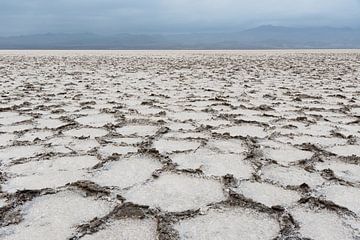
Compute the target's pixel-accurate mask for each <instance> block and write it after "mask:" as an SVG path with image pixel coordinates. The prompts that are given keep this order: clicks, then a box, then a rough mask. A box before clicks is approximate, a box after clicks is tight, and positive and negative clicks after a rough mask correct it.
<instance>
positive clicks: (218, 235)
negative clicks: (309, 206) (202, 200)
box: [174, 208, 280, 240]
mask: <svg viewBox="0 0 360 240" xmlns="http://www.w3.org/2000/svg"><path fill="white" fill-rule="evenodd" d="M174 228H175V229H176V230H177V231H178V232H179V235H180V239H184V240H185V239H199V240H200V239H201V240H202V239H204V240H205V239H207V240H218V239H227V240H238V239H247V240H270V239H274V238H275V237H276V236H277V235H278V233H279V231H280V227H279V224H278V222H277V221H276V219H274V218H272V217H270V216H268V215H267V214H265V213H259V212H256V211H254V210H250V209H241V208H229V209H225V210H210V211H209V212H208V213H207V214H205V215H203V216H197V217H194V218H190V219H185V220H182V221H180V222H179V223H177V224H175V225H174Z"/></svg>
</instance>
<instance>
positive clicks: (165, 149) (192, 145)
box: [154, 139, 200, 154]
mask: <svg viewBox="0 0 360 240" xmlns="http://www.w3.org/2000/svg"><path fill="white" fill-rule="evenodd" d="M199 146H200V142H196V141H186V140H170V139H159V140H156V141H155V142H154V148H156V149H157V150H158V151H159V152H160V153H162V154H163V153H172V152H176V151H189V150H195V149H197V148H198V147H199Z"/></svg>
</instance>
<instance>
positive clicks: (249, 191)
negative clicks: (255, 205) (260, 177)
mask: <svg viewBox="0 0 360 240" xmlns="http://www.w3.org/2000/svg"><path fill="white" fill-rule="evenodd" d="M234 190H235V192H237V193H239V194H242V195H244V196H245V197H246V198H249V199H252V200H254V201H255V202H259V203H262V204H264V205H266V206H268V207H272V206H276V205H280V206H289V205H292V204H294V203H295V202H296V201H298V200H299V199H300V198H301V196H300V194H299V193H297V192H295V191H292V190H286V189H283V188H281V187H278V186H275V185H272V184H268V183H258V182H249V181H246V182H241V183H240V184H239V186H238V187H237V188H235V189H234Z"/></svg>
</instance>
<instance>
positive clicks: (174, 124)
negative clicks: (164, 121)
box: [167, 122, 195, 131]
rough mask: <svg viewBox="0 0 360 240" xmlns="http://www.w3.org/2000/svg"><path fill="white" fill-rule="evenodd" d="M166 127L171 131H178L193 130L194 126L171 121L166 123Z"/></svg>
mask: <svg viewBox="0 0 360 240" xmlns="http://www.w3.org/2000/svg"><path fill="white" fill-rule="evenodd" d="M167 127H168V128H170V129H171V130H173V131H179V130H185V131H188V130H194V129H195V127H194V126H193V125H191V124H190V123H178V122H172V123H170V124H169V125H167Z"/></svg>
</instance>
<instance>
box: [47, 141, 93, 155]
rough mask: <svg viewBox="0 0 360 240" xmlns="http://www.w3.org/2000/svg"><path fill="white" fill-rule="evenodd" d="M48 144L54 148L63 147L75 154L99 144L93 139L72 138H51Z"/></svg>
mask: <svg viewBox="0 0 360 240" xmlns="http://www.w3.org/2000/svg"><path fill="white" fill-rule="evenodd" d="M48 142H49V143H51V145H53V146H54V147H56V146H60V147H61V146H63V147H66V148H70V149H71V150H73V151H76V152H81V151H84V152H86V151H89V150H91V149H93V148H96V147H99V146H100V144H99V143H98V142H97V141H96V140H95V139H74V138H72V137H58V138H53V139H50V140H49V141H48Z"/></svg>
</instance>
